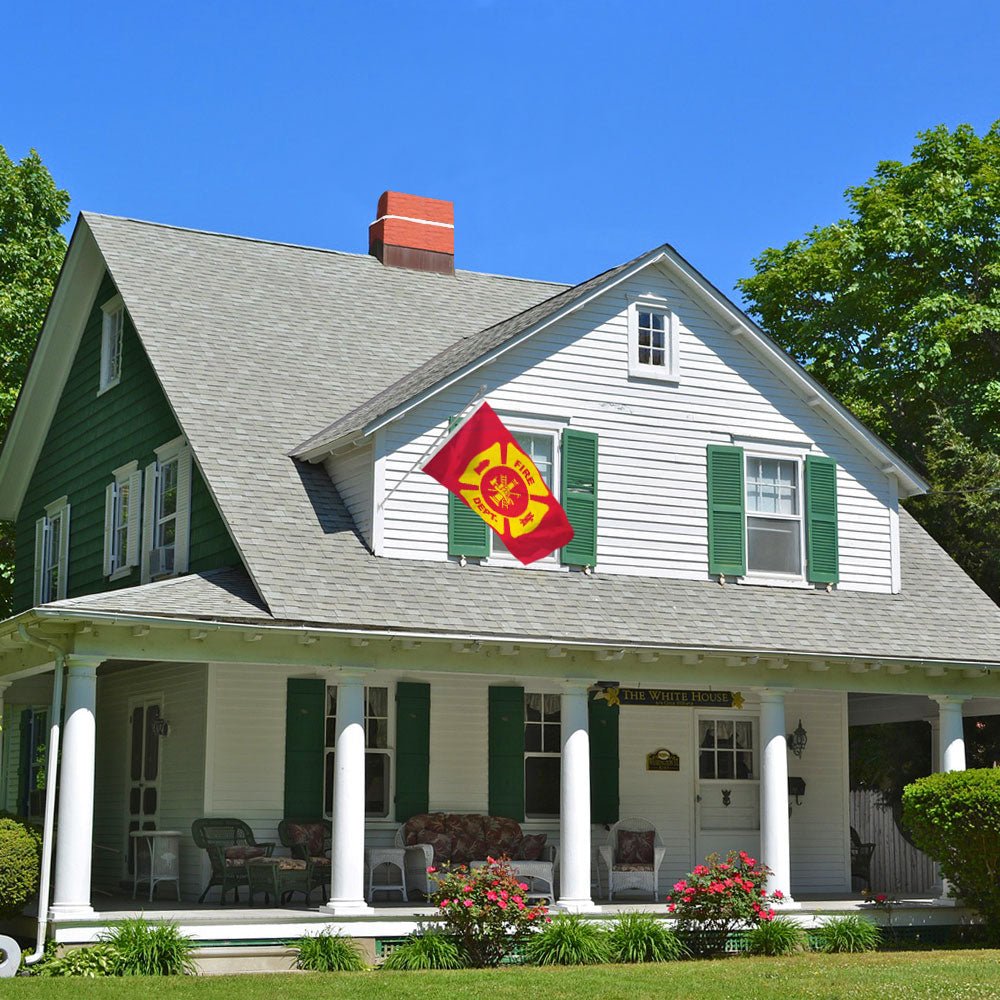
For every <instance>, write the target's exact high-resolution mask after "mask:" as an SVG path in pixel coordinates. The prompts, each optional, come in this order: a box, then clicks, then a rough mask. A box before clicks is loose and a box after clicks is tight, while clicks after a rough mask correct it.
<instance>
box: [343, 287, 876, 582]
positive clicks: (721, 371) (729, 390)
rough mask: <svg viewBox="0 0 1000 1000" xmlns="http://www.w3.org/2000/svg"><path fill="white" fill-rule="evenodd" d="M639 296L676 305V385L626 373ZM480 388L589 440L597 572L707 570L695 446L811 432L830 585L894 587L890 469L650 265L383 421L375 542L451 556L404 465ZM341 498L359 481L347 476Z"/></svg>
mask: <svg viewBox="0 0 1000 1000" xmlns="http://www.w3.org/2000/svg"><path fill="white" fill-rule="evenodd" d="M642 292H653V293H656V294H658V295H660V296H663V297H665V298H667V299H668V300H669V301H670V303H671V304H672V306H673V307H674V309H675V311H676V312H677V314H678V317H679V323H678V330H679V338H680V339H679V345H680V381H679V383H677V384H671V383H661V382H654V381H642V380H637V379H633V380H629V378H628V356H627V324H626V301H627V298H626V297H627V295H630V294H632V295H634V294H638V293H642ZM483 384H485V385H486V386H487V390H488V396H489V399H490V402H491V404H492V405H493V406H494V408H495V409H497V410H499V411H501V415H502V416H504V417H505V419H507V420H508V422H509V423H511V424H515V425H516V420H517V416H516V415H517V414H523V415H524V416H525V417H531V416H534V417H545V416H549V417H551V418H553V419H554V420H556V421H562V422H563V425H564V424H565V421H566V420H569V421H570V423H571V426H573V427H579V428H581V429H585V430H592V431H596V432H597V433H598V434H599V435H600V475H599V525H598V570H599V571H600V572H602V573H625V574H635V575H649V576H671V577H675V578H687V579H704V578H705V577H706V576H707V566H708V550H707V548H708V547H707V514H706V482H705V476H706V471H705V448H706V445H707V444H709V443H713V442H714V443H729V442H730V440H731V434H737V435H739V436H741V437H750V438H755V439H769V440H775V441H782V440H784V441H788V440H791V441H801V440H803V439H806V440H809V441H811V442H813V444H814V445H815V448H814V451H815V452H816V453H822V454H825V455H829V456H830V457H832V458H834V459H835V460H836V461H837V464H838V491H839V498H840V520H839V527H840V573H841V582H840V586H841V587H842V588H844V589H853V590H871V591H887V590H889V589H890V588H891V586H892V554H891V541H890V507H891V506H892V505H893V504H894V503H895V501H894V499H893V497H894V494H893V493H892V492H891V491H890V487H889V482H888V479H887V477H886V475H885V474H884V473H882V472H881V471H879V469H878V468H876V466H875V465H874V464H873V463H872V462H871V461H870V460H869V459H868V458H867V457H865V456H863V455H862V454H861V453H860V452H859V451H858V450H857V448H856V447H855V446H854V445H853V444H852V443H850V442H848V441H847V440H846V439H845V438H844V437H843V436H842V435H841V434H840V433H839V432H838V431H836V430H834V429H833V428H832V427H831V426H830V425H829V424H828V423H827V422H826V420H824V419H823V418H822V417H821V416H819V415H818V414H817V413H816V412H815V411H814V410H812V409H811V408H810V407H809V406H808V404H807V403H806V402H805V401H804V400H803V399H801V398H800V397H799V396H797V395H796V394H795V393H794V392H793V391H792V390H791V389H790V388H789V386H788V385H787V384H786V383H785V382H783V381H782V380H781V379H780V378H779V377H778V376H777V375H775V374H774V373H773V372H772V371H770V369H768V368H767V367H766V366H765V365H764V364H763V363H762V362H761V361H759V360H758V359H757V358H756V357H755V356H754V355H753V354H751V353H750V351H749V350H748V349H747V347H746V346H745V345H744V344H741V343H740V342H739V341H738V340H737V339H736V338H734V337H733V336H732V335H731V334H730V333H728V332H727V331H725V330H724V329H723V328H722V327H721V326H720V325H719V324H718V323H717V322H716V321H715V320H714V319H712V318H711V317H710V316H709V315H708V314H707V313H706V312H705V311H704V310H702V309H701V308H700V307H699V306H698V305H696V304H695V303H694V302H693V301H692V299H691V298H690V296H689V295H687V293H685V292H684V291H682V290H681V289H680V288H679V287H678V286H677V285H676V284H675V283H674V282H673V281H671V280H670V279H668V278H667V277H665V276H664V275H663V274H662V273H661V272H659V271H657V270H655V269H652V270H648V271H646V272H645V273H644V275H643V276H640V277H638V278H636V279H632V280H631V281H630V282H628V283H627V286H626V287H620V288H618V289H616V290H615V291H614V292H612V293H609V294H608V295H606V296H604V297H603V298H602V299H601V300H600V301H596V302H594V303H591V304H590V305H588V306H586V307H584V308H582V309H581V310H580V311H579V312H578V313H575V314H573V315H572V316H570V317H567V318H565V319H564V320H562V321H560V322H559V323H557V324H554V325H553V326H552V327H550V328H549V329H547V330H545V331H543V332H542V333H540V334H538V335H536V336H535V337H533V338H532V339H530V340H528V341H526V342H525V343H523V344H521V345H519V346H518V347H515V348H513V349H511V350H510V351H508V352H507V353H506V354H505V355H503V356H502V357H500V358H498V359H496V360H495V361H493V362H491V363H490V364H489V365H488V366H487V367H486V368H484V369H481V370H480V371H477V372H475V373H473V374H472V375H469V376H468V377H466V378H464V379H463V380H460V381H459V382H456V383H455V385H453V386H451V387H449V388H448V389H446V390H444V391H442V392H441V393H439V394H438V395H437V396H435V397H434V398H432V399H430V400H428V401H427V402H426V403H423V404H421V405H420V406H418V407H416V408H415V409H414V410H413V411H412V412H411V413H409V414H407V415H406V416H404V417H402V418H400V419H399V420H398V421H396V422H394V423H392V424H390V425H388V426H387V428H386V429H385V431H384V434H385V453H386V459H385V462H384V490H385V493H384V494H382V495H383V496H385V497H386V499H385V501H384V507H383V513H384V517H383V518H381V519H380V524H381V527H380V528H379V531H380V533H381V537H380V538H376V539H375V548H376V551H379V552H380V553H382V554H384V555H386V556H397V557H408V558H420V559H438V560H443V559H446V558H447V514H446V508H447V499H446V493H445V491H444V490H443V489H442V488H441V487H440V486H439V485H438V484H437V483H435V482H434V481H433V480H431V479H430V478H429V477H428V476H425V475H423V474H421V473H419V472H413V471H412V467H413V465H414V463H415V462H416V461H417V460H418V459H419V458H420V457H421V455H422V454H423V453H424V451H425V450H426V449H427V447H428V446H429V445H430V444H431V443H432V442H433V441H434V440H435V439H436V438H437V437H438V435H439V434H440V433H441V430H442V429H443V428H444V427H445V426H446V422H447V420H448V418H449V417H450V416H452V415H453V414H455V413H458V412H459V411H461V410H462V408H463V407H464V406H466V404H467V403H468V402H469V401H470V400H471V399H472V397H473V396H474V395H475V393H476V392H477V390H478V389H479V387H480V386H481V385H483ZM367 465H368V458H366V457H365V456H363V455H362V454H361V453H360V450H359V453H358V454H357V455H356V456H352V457H351V458H350V459H347V458H346V457H342V458H340V459H338V460H336V462H335V463H334V474H335V479H336V478H337V477H340V480H341V481H343V482H345V483H346V482H347V481H348V479H349V478H350V477H347V476H346V474H345V473H344V472H342V471H341V470H342V468H346V467H347V466H352V467H355V468H359V467H361V466H365V467H367ZM338 485H339V481H338ZM380 488H383V487H381V486H380ZM366 490H367V487H366ZM366 490H361V491H360V492H362V493H365V491H366ZM344 492H345V493H346V494H350V493H357V492H359V490H358V487H356V486H355V485H354V484H353V481H352V483H351V486H350V489H347V488H346V487H345V490H344ZM390 492H391V495H390ZM366 495H367V494H366ZM345 500H346V502H347V503H348V506H349V507H350V506H351V504H352V502H353V501H352V500H350V499H347V496H346V495H345ZM352 510H353V508H352ZM365 516H366V517H367V515H365ZM367 523H369V522H368V521H362V522H359V526H360V525H361V524H367ZM362 530H364V529H363V528H362Z"/></svg>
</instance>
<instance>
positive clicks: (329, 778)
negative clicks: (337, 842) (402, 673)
mask: <svg viewBox="0 0 1000 1000" xmlns="http://www.w3.org/2000/svg"><path fill="white" fill-rule="evenodd" d="M389 706H390V701H389V688H387V687H366V688H365V815H366V816H369V817H371V818H372V819H378V818H382V817H385V816H388V815H389V807H390V804H391V802H392V796H391V792H392V787H391V786H392V748H391V747H390V746H389ZM336 737H337V688H336V687H335V686H332V685H331V686H329V687H327V689H326V759H325V767H324V771H325V773H324V788H325V792H324V808H325V810H326V815H327V816H331V815H333V776H334V757H335V746H336Z"/></svg>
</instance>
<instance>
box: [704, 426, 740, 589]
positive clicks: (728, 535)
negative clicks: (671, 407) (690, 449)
mask: <svg viewBox="0 0 1000 1000" xmlns="http://www.w3.org/2000/svg"><path fill="white" fill-rule="evenodd" d="M744 497H745V493H744V486H743V449H742V448H735V447H733V446H731V445H721V444H710V445H709V446H708V571H709V573H718V574H725V575H726V576H744V575H746V571H747V552H746V524H745V522H746V508H745V500H744Z"/></svg>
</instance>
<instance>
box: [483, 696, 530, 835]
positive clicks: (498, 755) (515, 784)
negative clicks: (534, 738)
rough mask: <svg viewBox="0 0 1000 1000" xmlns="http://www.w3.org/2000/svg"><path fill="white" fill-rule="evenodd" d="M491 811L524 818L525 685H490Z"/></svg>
mask: <svg viewBox="0 0 1000 1000" xmlns="http://www.w3.org/2000/svg"><path fill="white" fill-rule="evenodd" d="M488 788H489V813H490V815H491V816H509V817H510V818H511V819H516V820H517V821H518V822H521V820H523V819H524V688H521V687H491V688H490V710H489V780H488Z"/></svg>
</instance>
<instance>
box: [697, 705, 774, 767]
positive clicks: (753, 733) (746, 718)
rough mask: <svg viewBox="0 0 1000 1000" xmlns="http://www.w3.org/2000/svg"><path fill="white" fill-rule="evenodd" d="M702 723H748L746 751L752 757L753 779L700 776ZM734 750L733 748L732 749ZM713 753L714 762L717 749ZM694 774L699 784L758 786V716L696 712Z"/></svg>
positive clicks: (723, 712)
mask: <svg viewBox="0 0 1000 1000" xmlns="http://www.w3.org/2000/svg"><path fill="white" fill-rule="evenodd" d="M703 722H732V723H734V724H735V723H737V722H749V723H750V746H749V747H748V748H744V749H748V750H749V751H750V753H751V754H752V755H753V756H752V760H753V765H754V767H753V777H751V778H737V777H735V775H734V776H733V777H732V778H703V777H702V776H701V756H700V755H701V751H702V749H703V748H702V746H701V735H700V734H701V724H702V723H703ZM734 750H735V748H734ZM713 753H716V760H718V755H717V748H716V749H713ZM694 762H695V763H694V772H695V775H696V780H697V781H699V782H716V783H719V784H727V783H729V782H732V781H738V782H739V783H740V784H741V785H749V784H754V785H759V784H760V773H761V767H762V765H763V760H762V759H761V751H760V715H759V713H757V712H727V711H726V710H724V709H723V710H722V711H719V712H698V713H696V714H695V722H694Z"/></svg>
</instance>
